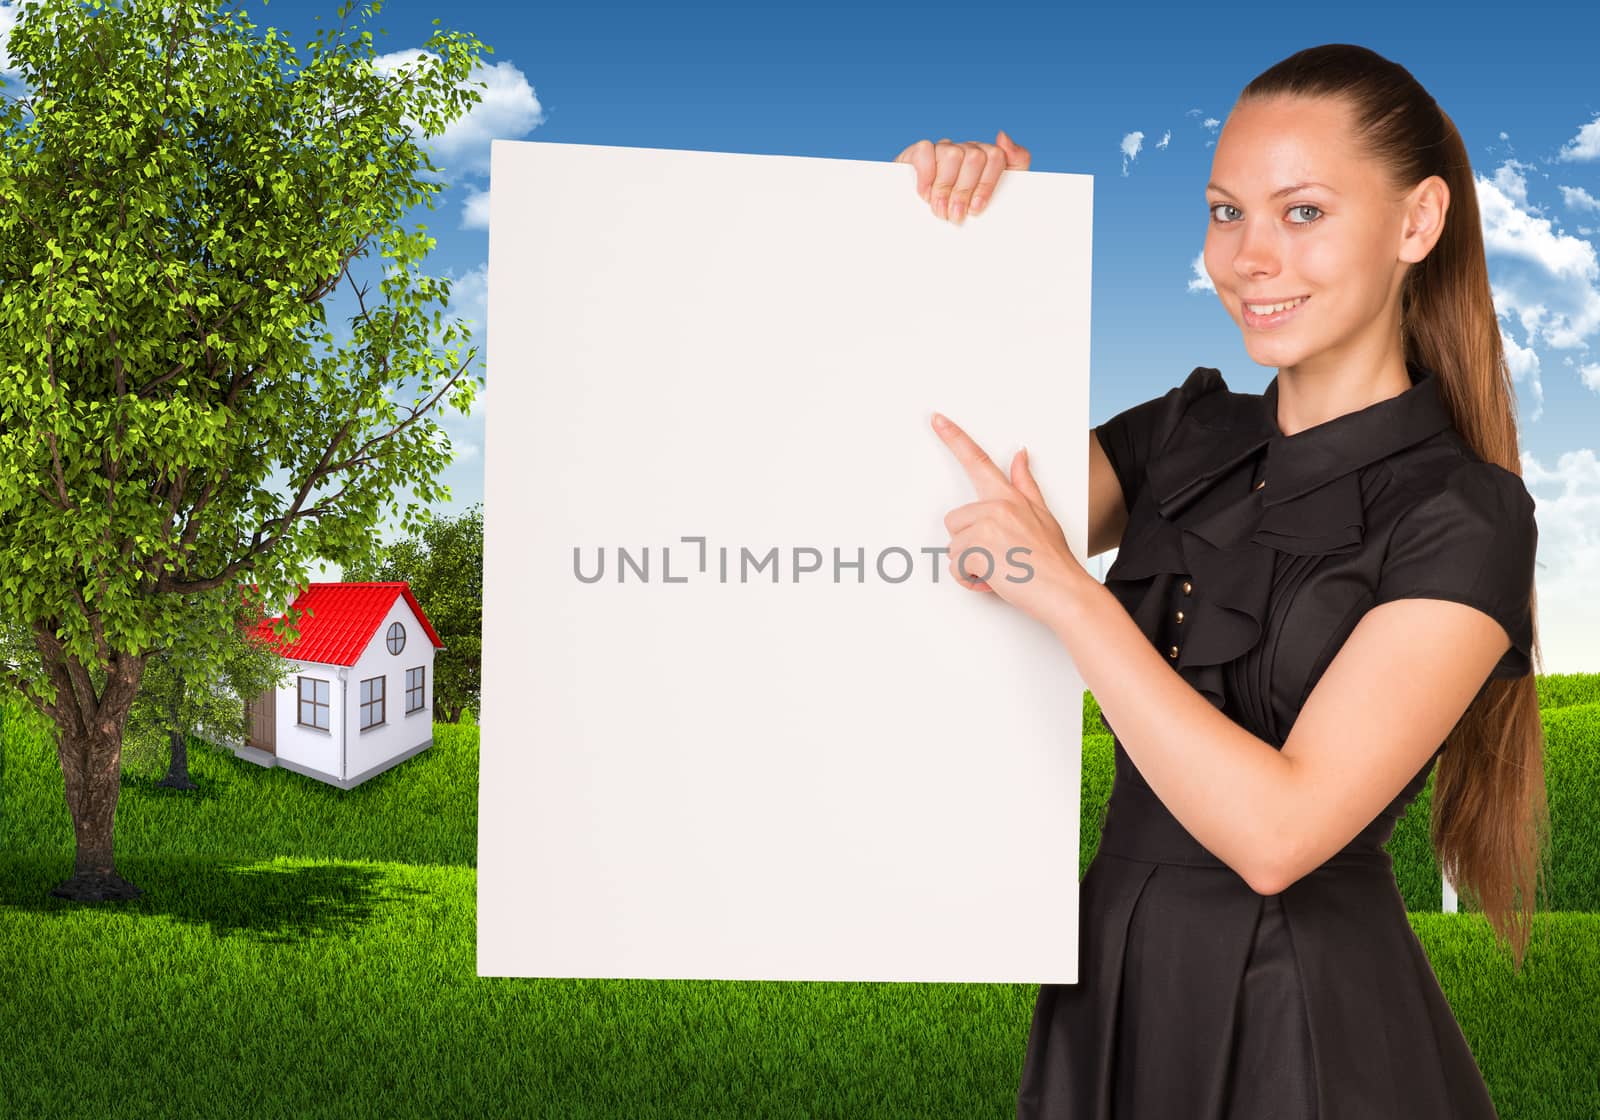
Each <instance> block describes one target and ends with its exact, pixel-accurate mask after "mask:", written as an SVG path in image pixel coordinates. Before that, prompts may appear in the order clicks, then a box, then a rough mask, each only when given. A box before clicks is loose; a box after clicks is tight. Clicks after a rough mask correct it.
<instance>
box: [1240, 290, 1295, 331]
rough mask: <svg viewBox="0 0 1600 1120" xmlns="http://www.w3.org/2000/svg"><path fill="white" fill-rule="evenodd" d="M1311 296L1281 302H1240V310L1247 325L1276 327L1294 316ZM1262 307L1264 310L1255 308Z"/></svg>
mask: <svg viewBox="0 0 1600 1120" xmlns="http://www.w3.org/2000/svg"><path fill="white" fill-rule="evenodd" d="M1310 298H1311V297H1310V296H1300V297H1299V298H1297V299H1294V300H1285V301H1283V302H1281V303H1255V304H1251V303H1245V302H1243V301H1241V302H1240V304H1239V310H1240V312H1241V313H1242V314H1243V316H1244V323H1245V326H1247V327H1275V326H1277V325H1278V324H1279V323H1284V322H1287V321H1288V320H1289V319H1291V318H1293V317H1294V314H1295V312H1297V311H1299V310H1300V308H1301V307H1302V306H1303V305H1304V304H1305V302H1306V301H1307V300H1309V299H1310ZM1256 308H1261V309H1262V310H1259V311H1257V310H1255V309H1256Z"/></svg>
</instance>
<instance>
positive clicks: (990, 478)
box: [933, 412, 1011, 498]
mask: <svg viewBox="0 0 1600 1120" xmlns="http://www.w3.org/2000/svg"><path fill="white" fill-rule="evenodd" d="M933 430H934V431H936V432H938V433H939V438H940V439H942V440H944V445H945V446H946V447H948V448H949V449H950V451H951V452H952V453H953V454H954V455H955V457H956V460H957V461H958V462H959V463H960V464H961V465H962V467H964V468H965V469H966V472H967V477H968V478H970V479H971V480H972V484H973V486H975V487H976V488H977V490H978V493H979V495H981V496H982V497H985V498H990V497H997V496H999V495H1000V494H1001V493H1004V492H1007V491H1009V490H1010V489H1011V480H1010V479H1009V478H1007V477H1006V474H1005V472H1004V471H1002V470H1001V469H1000V468H999V467H997V466H995V463H994V460H993V459H991V458H989V456H988V455H987V454H986V453H985V452H984V450H983V448H981V447H979V446H978V445H977V443H976V442H974V441H973V439H972V437H971V436H969V435H967V433H966V432H964V431H962V430H961V429H960V427H958V426H957V425H956V422H955V421H954V420H951V419H950V418H949V417H948V416H945V415H944V414H943V413H939V412H935V413H934V414H933Z"/></svg>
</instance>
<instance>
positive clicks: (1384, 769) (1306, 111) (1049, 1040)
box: [897, 45, 1548, 1120]
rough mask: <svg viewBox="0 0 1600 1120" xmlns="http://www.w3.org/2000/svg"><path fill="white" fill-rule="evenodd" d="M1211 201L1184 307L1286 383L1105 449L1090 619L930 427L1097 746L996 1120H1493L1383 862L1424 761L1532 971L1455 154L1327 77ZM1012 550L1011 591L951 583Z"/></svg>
mask: <svg viewBox="0 0 1600 1120" xmlns="http://www.w3.org/2000/svg"><path fill="white" fill-rule="evenodd" d="M897 158H898V159H899V160H900V161H903V162H907V163H911V164H913V165H914V166H915V167H916V170H917V189H918V193H919V194H920V195H921V196H922V197H923V199H925V200H927V201H928V202H929V203H930V205H931V206H932V207H933V210H934V213H935V214H936V215H937V216H939V217H945V216H947V215H948V216H949V217H950V218H951V219H953V220H956V221H960V220H961V215H962V212H963V210H964V209H967V207H968V205H969V202H970V212H971V213H981V212H982V210H983V208H984V205H985V202H986V200H987V199H988V198H989V196H990V194H991V193H992V192H993V190H994V186H995V183H996V182H997V180H998V179H999V177H1000V173H1001V172H1002V171H1003V170H1004V169H1006V168H1008V167H1009V168H1018V169H1025V168H1026V167H1027V166H1028V162H1029V156H1028V153H1027V150H1026V149H1024V148H1021V147H1019V146H1018V145H1016V144H1015V143H1014V142H1012V141H1011V139H1010V137H1008V136H1007V135H1006V134H1005V133H1004V132H1001V133H1000V134H999V137H998V142H997V143H996V144H993V145H989V144H977V143H973V144H952V143H949V142H947V141H941V142H940V143H939V144H938V145H933V144H930V143H929V142H927V141H923V142H921V143H919V144H916V145H913V146H912V147H910V148H908V149H906V151H905V152H904V153H902V154H901V155H900V156H899V157H897ZM1212 180H1213V181H1212V182H1211V183H1210V184H1209V185H1208V187H1207V206H1208V207H1209V211H1210V224H1209V225H1208V227H1207V232H1206V245H1205V264H1206V271H1207V272H1208V273H1209V274H1210V277H1211V280H1212V282H1213V283H1214V284H1215V286H1216V291H1217V295H1218V297H1219V298H1220V299H1221V300H1222V304H1223V306H1224V307H1225V308H1226V309H1227V311H1228V314H1229V315H1230V316H1232V318H1233V319H1234V321H1235V322H1236V323H1237V324H1238V325H1239V327H1240V329H1241V331H1242V332H1243V337H1244V342H1245V346H1246V348H1247V349H1248V351H1249V353H1250V356H1251V357H1252V358H1253V359H1254V360H1255V361H1257V362H1259V363H1261V364H1262V365H1266V366H1272V367H1275V368H1276V370H1277V374H1276V376H1274V377H1273V379H1272V381H1271V383H1270V384H1269V385H1268V386H1267V388H1266V391H1265V392H1264V393H1263V394H1260V395H1256V394H1245V393H1235V392H1233V391H1232V390H1230V389H1229V388H1228V386H1227V385H1226V383H1225V382H1224V381H1223V379H1222V376H1221V375H1220V374H1219V373H1218V371H1216V370H1214V369H1210V368H1207V367H1200V368H1197V369H1196V370H1195V371H1194V372H1193V373H1192V374H1190V375H1189V377H1188V378H1187V379H1186V380H1185V381H1184V382H1183V383H1182V384H1181V385H1179V386H1177V387H1175V388H1173V389H1172V390H1171V391H1170V392H1168V393H1166V394H1165V395H1163V396H1161V397H1158V398H1156V399H1154V400H1150V401H1147V402H1145V403H1143V404H1140V405H1137V406H1135V407H1133V408H1130V409H1128V410H1126V411H1124V412H1122V413H1120V414H1119V415H1117V416H1114V417H1112V418H1111V419H1109V420H1107V421H1106V422H1105V423H1103V424H1101V425H1099V426H1098V427H1097V428H1095V429H1094V432H1095V435H1096V436H1097V439H1094V440H1090V441H1089V460H1090V469H1089V477H1090V483H1089V490H1090V494H1089V498H1090V502H1089V505H1090V512H1089V553H1090V554H1091V555H1093V554H1097V553H1099V552H1101V551H1104V550H1105V549H1107V548H1109V547H1112V546H1118V552H1117V558H1116V561H1115V563H1113V564H1112V566H1111V568H1110V570H1109V571H1108V572H1107V573H1106V577H1105V583H1104V585H1103V586H1102V585H1101V584H1099V583H1098V582H1096V581H1095V580H1094V579H1093V577H1091V576H1088V575H1087V573H1086V572H1085V571H1084V569H1083V567H1082V565H1081V564H1079V563H1078V561H1077V560H1076V558H1074V557H1073V556H1072V554H1071V552H1070V551H1069V550H1068V548H1067V545H1066V543H1065V540H1064V538H1063V536H1062V534H1061V531H1060V526H1059V525H1058V524H1057V523H1056V521H1055V520H1054V518H1053V517H1051V516H1050V514H1049V511H1048V509H1047V508H1046V506H1045V504H1044V500H1043V496H1042V495H1041V494H1040V493H1039V490H1038V487H1037V486H1036V485H1035V484H1034V482H1033V479H1032V476H1031V475H1030V474H1029V473H1028V468H1027V461H1026V455H1025V453H1024V454H1021V455H1019V456H1018V458H1016V459H1014V460H1013V462H1012V466H1011V470H1010V472H1009V475H1007V474H1005V473H1003V472H1001V471H1000V470H999V469H998V468H997V467H996V466H995V465H994V464H993V463H992V462H991V461H990V460H989V459H988V458H987V456H985V455H984V453H983V452H982V450H981V449H979V448H978V447H977V446H976V445H975V444H974V443H972V441H971V440H970V439H968V438H967V437H966V436H965V435H964V434H963V433H962V432H961V431H960V429H959V428H958V427H956V426H955V425H954V424H952V423H950V422H948V421H945V420H944V419H943V418H942V417H938V416H937V415H936V416H935V421H934V426H935V430H936V431H937V432H938V433H939V435H940V436H941V438H943V439H944V440H945V441H946V443H947V444H948V445H949V446H950V447H951V449H952V451H953V452H954V453H955V454H956V455H957V456H958V458H960V459H961V461H962V462H963V463H964V464H965V465H966V466H967V468H968V470H969V473H970V474H971V476H972V478H973V480H974V482H975V483H976V484H977V485H978V488H979V491H980V497H981V498H982V500H980V501H977V502H974V503H972V504H970V505H967V506H963V507H961V508H960V509H957V510H954V511H952V512H951V514H950V515H949V517H947V519H946V524H947V527H948V528H949V529H950V532H951V534H952V537H951V545H950V554H951V556H952V557H954V558H956V559H954V560H953V561H952V564H951V569H952V572H953V573H954V574H956V575H957V576H958V577H960V578H963V579H968V580H969V581H971V585H972V586H973V588H974V589H975V590H980V591H992V592H994V593H996V594H999V595H1001V596H1002V597H1003V598H1005V599H1007V601H1008V602H1011V603H1013V605H1017V606H1021V607H1022V608H1023V609H1025V610H1026V611H1028V612H1029V613H1030V614H1032V615H1034V616H1035V617H1037V618H1039V619H1040V620H1041V621H1043V622H1045V623H1046V624H1047V625H1049V626H1051V628H1052V629H1053V630H1055V632H1056V633H1057V634H1059V635H1060V637H1061V639H1062V641H1063V643H1064V644H1066V645H1067V646H1068V648H1069V650H1070V652H1071V655H1072V658H1073V660H1074V662H1075V664H1076V665H1077V667H1078V669H1079V671H1080V673H1081V675H1082V676H1083V678H1084V681H1085V683H1086V684H1087V685H1088V686H1089V688H1090V690H1091V691H1092V692H1093V693H1094V694H1095V696H1096V698H1097V699H1098V700H1099V702H1100V706H1101V710H1102V713H1103V715H1102V718H1103V719H1104V720H1105V722H1106V725H1107V726H1108V727H1109V728H1110V729H1111V730H1112V732H1113V734H1114V737H1115V745H1114V752H1115V760H1116V769H1115V780H1114V784H1113V788H1112V793H1111V799H1110V804H1109V806H1108V809H1107V813H1106V819H1105V824H1104V827H1103V829H1102V832H1101V840H1100V847H1099V851H1098V853H1097V855H1096V856H1095V859H1094V860H1093V861H1092V862H1091V863H1090V865H1089V867H1088V870H1087V871H1086V873H1085V874H1084V877H1083V880H1082V883H1081V887H1080V890H1081V894H1080V920H1081V928H1080V940H1079V944H1080V953H1081V970H1080V982H1079V983H1077V984H1074V985H1053V984H1046V985H1043V986H1042V987H1041V988H1040V991H1039V996H1038V1002H1037V1005H1036V1007H1035V1009H1034V1015H1033V1024H1032V1029H1031V1032H1030V1035H1029V1039H1028V1045H1027V1050H1026V1054H1025V1056H1024V1061H1023V1069H1022V1076H1021V1084H1020V1087H1019V1090H1018V1095H1017V1115H1018V1117H1022V1118H1031V1117H1051V1118H1065V1117H1072V1118H1081V1120H1090V1118H1097V1120H1104V1118H1106V1117H1117V1118H1118V1120H1123V1118H1129V1117H1133V1118H1146V1117H1148V1118H1152V1120H1167V1118H1181V1120H1223V1118H1258V1117H1259V1118H1263V1120H1265V1118H1269V1117H1270V1118H1271V1120H1300V1118H1312V1117H1319V1118H1321V1120H1339V1118H1345V1117H1349V1118H1352V1120H1357V1118H1359V1120H1384V1118H1394V1120H1401V1118H1405V1120H1428V1118H1436V1120H1447V1118H1448V1120H1475V1118H1481V1117H1493V1116H1494V1115H1495V1110H1494V1106H1493V1104H1492V1103H1491V1101H1490V1097H1489V1094H1488V1091H1487V1089H1486V1087H1485V1084H1484V1081H1483V1078H1482V1076H1481V1074H1480V1072H1479V1070H1478V1068H1477V1066H1476V1064H1475V1062H1474V1059H1473V1055H1472V1052H1471V1050H1470V1049H1469V1047H1468V1045H1467V1043H1466V1041H1465V1038H1464V1036H1463V1035H1462V1033H1461V1030H1460V1028H1459V1026H1458V1024H1457V1023H1456V1021H1455V1018H1454V1016H1453V1014H1452V1011H1451V1008H1450V1006H1449V1004H1448V1003H1447V1002H1446V1000H1445V998H1444V995H1443V993H1442V992H1441V990H1440V988H1439V985H1438V981H1437V979H1436V977H1435V975H1434V973H1433V971H1432V968H1431V966H1430V963H1429V961H1428V959H1427V957H1426V955H1425V954H1424V952H1423V950H1422V947H1421V945H1420V943H1419V942H1418V940H1417V938H1416V936H1415V935H1414V933H1413V932H1412V929H1411V926H1410V924H1409V923H1408V921H1407V919H1406V911H1405V906H1404V903H1403V901H1402V899H1401V896H1400V893H1399V890H1398V888H1397V886H1396V883H1395V879H1394V872H1393V867H1392V864H1391V861H1390V859H1389V856H1388V854H1387V852H1385V851H1384V848H1383V845H1384V843H1385V842H1386V841H1387V840H1388V839H1389V837H1390V835H1391V833H1392V830H1393V828H1394V825H1395V822H1396V821H1397V820H1398V819H1399V818H1400V817H1401V816H1402V815H1403V814H1404V812H1405V809H1406V806H1407V805H1408V804H1409V803H1410V801H1411V800H1412V799H1413V798H1414V797H1415V796H1416V794H1417V793H1418V792H1419V791H1420V790H1421V788H1422V786H1423V784H1424V782H1425V781H1426V779H1427V777H1428V774H1429V772H1430V771H1431V770H1432V769H1433V768H1434V766H1435V763H1436V762H1437V767H1438V776H1437V779H1436V781H1435V792H1434V794H1433V818H1432V838H1433V844H1434V848H1435V851H1436V853H1437V855H1438V857H1439V861H1440V866H1441V867H1442V868H1443V869H1444V871H1445V873H1446V875H1447V876H1448V877H1449V879H1450V881H1451V882H1452V883H1453V884H1454V885H1455V886H1456V888H1457V889H1458V890H1459V891H1460V892H1461V893H1462V895H1463V897H1464V898H1465V899H1468V900H1469V901H1472V902H1474V903H1476V904H1477V905H1478V906H1479V907H1480V908H1481V909H1482V910H1483V912H1484V913H1485V915H1486V916H1487V918H1488V920H1489V921H1490V922H1491V923H1492V926H1493V928H1494V930H1495V932H1496V935H1497V937H1498V938H1501V939H1503V940H1504V941H1506V942H1507V943H1509V945H1510V947H1511V952H1512V956H1513V958H1514V966H1515V967H1516V968H1517V969H1520V967H1521V963H1522V959H1523V955H1524V952H1525V951H1526V948H1527V942H1528V934H1529V930H1530V927H1531V922H1532V911H1533V908H1534V896H1535V891H1536V888H1537V885H1538V880H1539V878H1540V875H1541V872H1542V871H1543V867H1542V860H1543V857H1544V853H1545V845H1546V836H1547V831H1548V821H1547V813H1546V809H1545V803H1544V780H1543V772H1544V767H1543V751H1542V735H1541V726H1540V722H1539V713H1538V705H1537V698H1536V694H1535V688H1534V678H1533V676H1532V675H1531V673H1532V668H1533V657H1534V655H1535V649H1536V638H1535V633H1534V625H1533V617H1534V600H1533V567H1534V551H1535V545H1536V539H1537V530H1536V527H1535V523H1534V517H1533V509H1534V503H1533V499H1532V498H1531V497H1530V496H1529V494H1528V492H1527V490H1526V488H1525V487H1524V486H1523V483H1522V479H1521V476H1520V474H1519V473H1518V450H1517V432H1516V425H1515V420H1514V414H1513V406H1514V398H1513V394H1512V390H1511V385H1510V379H1509V377H1508V375H1507V372H1506V365H1505V360H1504V356H1503V354H1502V350H1501V340H1500V333H1499V328H1498V324H1497V321H1496V317H1495V311H1494V307H1493V304H1492V303H1491V300H1490V292H1489V283H1488V273H1487V269H1486V265H1485V261H1484V250H1483V240H1482V233H1481V229H1480V227H1479V217H1478V210H1477V205H1476V199H1475V196H1474V187H1473V177H1472V170H1471V167H1470V164H1469V161H1468V158H1467V153H1466V149H1465V147H1464V146H1463V144H1462V141H1461V137H1460V135H1459V134H1458V133H1457V131H1456V129H1455V126H1454V125H1453V124H1452V122H1451V121H1450V119H1449V118H1448V117H1447V116H1446V115H1445V114H1444V113H1443V111H1441V110H1440V109H1439V107H1438V106H1437V105H1436V104H1435V102H1434V101H1433V99H1432V98H1431V97H1430V96H1429V95H1428V94H1427V92H1426V91H1425V90H1423V89H1422V87H1421V86H1420V85H1418V83H1417V82H1416V80H1415V79H1414V78H1413V77H1412V76H1411V74H1410V73H1408V72H1407V71H1406V70H1405V69H1404V68H1402V67H1400V66H1398V65H1396V64H1394V63H1392V62H1390V61H1388V60H1387V59H1384V58H1382V57H1381V56H1379V55H1377V54H1374V53H1373V52H1371V51H1369V50H1366V49H1364V48H1361V47H1355V46H1348V45H1328V46H1321V47H1316V48H1312V49H1309V50H1305V51H1301V52H1299V53H1297V54H1295V55H1293V56H1291V57H1290V58H1287V59H1285V60H1284V61H1283V62H1281V63H1279V64H1277V65H1276V66H1273V67H1272V68H1271V69H1269V70H1267V71H1266V72H1265V73H1263V74H1262V75H1261V76H1260V77H1258V78H1256V79H1255V80H1254V81H1252V82H1251V83H1250V84H1249V85H1248V86H1247V87H1245V89H1244V91H1243V93H1242V94H1241V96H1240V98H1239V101H1238V103H1237V104H1236V105H1235V106H1234V109H1233V111H1232V113H1231V115H1230V116H1229V118H1228V122H1227V124H1226V126H1225V127H1224V128H1223V130H1222V132H1221V134H1220V136H1219V138H1218V141H1217V147H1216V151H1215V154H1214V157H1213V163H1212ZM1019 543H1020V544H1024V545H1026V546H1027V547H1029V548H1030V549H1031V550H1032V560H1033V568H1034V571H1035V576H1034V578H1033V579H1031V580H1030V581H1028V582H1027V583H1012V582H1010V581H1009V580H995V581H994V585H993V586H990V585H989V584H987V583H983V582H981V581H980V579H979V578H978V577H970V576H968V575H967V572H966V571H965V570H963V568H962V567H961V565H960V564H959V561H960V559H961V558H962V556H961V554H962V553H963V551H964V550H965V549H967V548H974V547H981V548H985V549H987V550H988V552H989V553H990V554H991V555H994V554H996V553H1004V552H1005V550H1006V549H1007V548H1009V547H1012V546H1015V545H1017V544H1019ZM968 567H977V565H975V564H972V565H968ZM1174 670H1175V671H1174Z"/></svg>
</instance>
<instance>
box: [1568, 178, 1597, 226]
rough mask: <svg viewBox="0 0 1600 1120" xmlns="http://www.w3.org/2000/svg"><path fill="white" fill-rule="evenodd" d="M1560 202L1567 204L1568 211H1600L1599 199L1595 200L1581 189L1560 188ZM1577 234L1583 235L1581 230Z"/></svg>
mask: <svg viewBox="0 0 1600 1120" xmlns="http://www.w3.org/2000/svg"><path fill="white" fill-rule="evenodd" d="M1561 201H1563V202H1565V203H1566V204H1567V209H1568V210H1600V198H1596V197H1595V196H1594V195H1592V194H1590V193H1589V192H1588V191H1586V190H1584V189H1583V188H1582V187H1562V188H1561ZM1578 232H1579V233H1585V231H1584V230H1582V229H1580V230H1579V231H1578ZM1585 236H1587V234H1586V233H1585Z"/></svg>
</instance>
